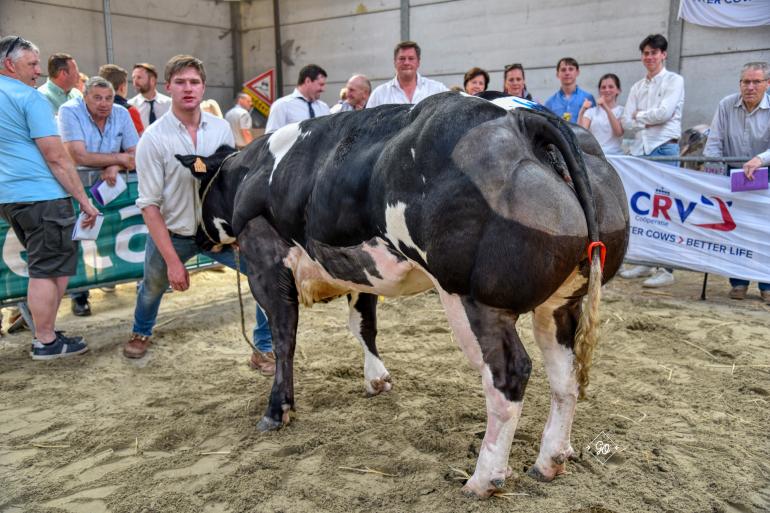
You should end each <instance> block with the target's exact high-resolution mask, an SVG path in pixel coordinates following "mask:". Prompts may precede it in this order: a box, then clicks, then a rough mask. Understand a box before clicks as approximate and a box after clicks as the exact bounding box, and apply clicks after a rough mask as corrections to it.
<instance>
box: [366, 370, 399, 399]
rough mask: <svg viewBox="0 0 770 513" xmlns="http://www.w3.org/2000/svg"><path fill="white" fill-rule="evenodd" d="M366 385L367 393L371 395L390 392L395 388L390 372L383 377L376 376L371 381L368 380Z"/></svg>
mask: <svg viewBox="0 0 770 513" xmlns="http://www.w3.org/2000/svg"><path fill="white" fill-rule="evenodd" d="M365 385H366V395H368V396H369V397H374V396H375V395H380V394H381V393H383V392H390V391H391V390H392V389H393V382H392V381H391V379H390V374H388V375H386V376H385V377H383V378H376V379H373V380H371V381H367V382H366V383H365Z"/></svg>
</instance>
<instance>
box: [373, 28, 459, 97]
mask: <svg viewBox="0 0 770 513" xmlns="http://www.w3.org/2000/svg"><path fill="white" fill-rule="evenodd" d="M421 53H422V51H421V50H420V45H418V44H417V43H415V42H414V41H401V42H400V43H398V44H397V45H396V48H394V49H393V67H395V68H396V77H395V78H394V79H393V80H390V81H388V82H385V83H384V84H381V85H379V86H377V87H376V88H375V89H374V91H372V94H371V96H369V101H368V102H367V103H366V108H370V107H377V106H378V105H385V104H389V103H411V104H417V103H419V102H420V101H422V100H424V99H425V98H427V97H428V96H431V95H433V94H436V93H443V92H444V91H448V90H449V89H447V87H446V86H445V85H444V84H442V83H441V82H437V81H435V80H431V79H429V78H425V77H423V76H422V75H420V74H419V73H418V72H417V70H418V69H419V68H420V54H421Z"/></svg>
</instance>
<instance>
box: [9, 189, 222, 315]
mask: <svg viewBox="0 0 770 513" xmlns="http://www.w3.org/2000/svg"><path fill="white" fill-rule="evenodd" d="M127 185H128V189H127V190H126V191H124V192H123V193H122V194H121V195H120V196H118V197H117V198H116V199H115V200H113V201H112V202H110V203H109V204H108V205H107V206H105V207H99V210H100V211H101V212H102V213H103V214H104V224H103V225H102V229H101V231H100V232H99V238H98V239H97V240H95V241H92V240H90V241H81V243H80V244H78V246H79V249H78V253H79V255H78V257H79V258H78V268H77V274H76V275H75V276H72V277H71V278H70V281H69V286H68V289H83V288H91V287H98V286H100V285H105V284H109V283H115V282H119V281H128V280H138V279H141V278H142V274H143V269H144V245H145V242H146V241H147V227H146V226H145V225H144V221H143V219H142V213H141V211H140V210H139V209H138V208H137V207H136V205H134V202H135V201H136V198H137V195H138V193H137V183H136V182H135V181H133V182H129V183H128V184H127ZM89 197H90V192H89ZM0 241H2V261H1V262H0V287H1V288H0V301H2V302H5V301H8V300H10V299H20V298H24V297H26V295H27V276H28V275H27V252H26V250H25V249H24V247H23V246H22V245H21V243H20V242H19V240H18V239H17V238H16V234H15V233H14V232H13V230H12V229H11V228H10V226H8V224H7V223H5V222H4V221H3V220H2V219H0ZM211 263H212V260H211V259H209V258H207V257H205V256H202V255H201V256H199V257H197V258H194V259H192V260H190V262H188V267H190V268H196V267H201V266H205V265H209V264H211Z"/></svg>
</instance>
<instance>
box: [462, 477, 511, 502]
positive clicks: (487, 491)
mask: <svg viewBox="0 0 770 513" xmlns="http://www.w3.org/2000/svg"><path fill="white" fill-rule="evenodd" d="M495 481H503V482H504V480H501V479H495V480H494V481H492V482H488V483H487V484H486V486H485V485H482V484H481V483H479V481H478V480H477V479H475V478H473V477H471V478H470V479H468V482H467V483H465V486H463V490H462V492H463V495H465V496H466V497H468V498H471V499H488V498H489V497H490V496H491V495H492V494H493V493H495V492H496V491H497V490H498V489H499V488H500V487H499V486H497V485H496V484H495Z"/></svg>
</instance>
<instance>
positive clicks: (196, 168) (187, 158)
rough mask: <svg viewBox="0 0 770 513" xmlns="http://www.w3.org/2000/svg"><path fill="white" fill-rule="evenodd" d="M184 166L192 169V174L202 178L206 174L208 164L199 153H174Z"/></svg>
mask: <svg viewBox="0 0 770 513" xmlns="http://www.w3.org/2000/svg"><path fill="white" fill-rule="evenodd" d="M174 157H176V158H177V160H178V161H179V162H181V163H182V165H183V166H184V167H186V168H187V169H189V170H190V171H192V175H193V176H194V177H195V178H198V179H202V178H203V177H204V176H206V171H207V170H208V166H207V165H206V162H205V160H204V159H203V157H199V156H197V155H174Z"/></svg>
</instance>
